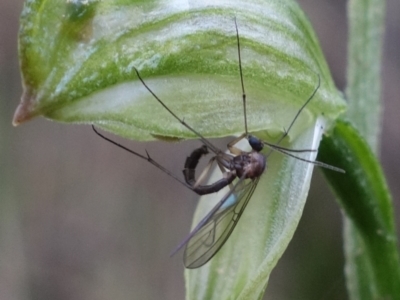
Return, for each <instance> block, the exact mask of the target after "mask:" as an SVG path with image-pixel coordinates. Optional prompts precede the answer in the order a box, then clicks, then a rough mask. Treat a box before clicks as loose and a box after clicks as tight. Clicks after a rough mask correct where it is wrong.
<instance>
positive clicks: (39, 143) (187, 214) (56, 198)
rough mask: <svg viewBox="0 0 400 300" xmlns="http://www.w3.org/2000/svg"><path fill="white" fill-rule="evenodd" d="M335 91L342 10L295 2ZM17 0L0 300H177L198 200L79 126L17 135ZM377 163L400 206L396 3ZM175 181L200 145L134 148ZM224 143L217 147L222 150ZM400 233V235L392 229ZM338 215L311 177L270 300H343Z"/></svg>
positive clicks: (12, 11)
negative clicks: (178, 249)
mask: <svg viewBox="0 0 400 300" xmlns="http://www.w3.org/2000/svg"><path fill="white" fill-rule="evenodd" d="M299 2H300V4H301V6H302V7H303V9H304V10H305V11H306V13H307V14H308V15H309V18H310V19H311V22H312V23H313V25H314V28H315V30H316V31H317V34H318V36H319V38H320V41H321V44H322V48H323V50H324V52H325V54H326V57H327V60H328V63H329V65H330V66H331V70H332V73H333V76H334V78H335V81H336V83H337V86H338V87H339V88H340V89H343V88H344V86H345V66H346V38H347V36H346V32H347V27H346V26H347V24H346V23H347V22H346V8H345V5H346V1H344V0H342V1H337V0H336V1H335V0H323V1H322V0H321V1H315V0H302V1H299ZM22 3H23V1H22V0H1V2H0V114H1V117H0V137H1V143H0V155H1V156H0V157H1V159H0V191H1V198H0V299H1V300H3V299H7V300H14V299H15V300H25V299H29V300H31V299H41V300H45V299H57V300H63V299H74V300H81V299H82V300H84V299H85V300H86V299H113V300H119V299H183V298H184V281H183V265H182V263H181V259H182V258H181V255H182V254H181V253H180V254H178V255H177V256H175V257H173V258H170V257H169V253H170V251H171V250H172V249H174V247H175V246H176V245H177V244H178V242H179V241H180V240H181V239H182V237H184V236H185V235H186V234H187V232H188V229H189V226H190V222H191V217H192V214H193V211H194V208H195V204H196V199H197V197H196V195H194V194H193V193H191V192H190V191H187V190H185V189H183V188H181V186H180V185H179V184H176V182H174V181H173V180H172V179H170V178H168V177H167V176H166V175H165V174H162V173H161V172H159V171H157V170H155V169H154V168H153V167H152V166H150V165H148V164H147V163H146V162H142V161H139V160H138V159H135V157H132V156H131V155H129V154H128V153H124V152H122V151H121V150H119V149H117V148H115V147H113V146H111V145H109V144H107V143H105V142H104V141H102V140H100V139H99V138H98V137H97V136H95V135H94V134H93V132H92V131H91V129H90V127H89V126H82V125H80V126H78V125H69V126H66V125H63V124H58V123H54V122H50V121H47V120H45V119H43V118H39V119H36V120H33V121H31V122H29V123H27V124H24V125H22V126H20V127H18V128H13V127H12V126H11V118H12V115H13V112H14V110H15V108H16V107H17V104H18V102H19V98H20V96H21V92H22V90H21V83H20V74H19V66H18V60H17V34H18V18H19V13H20V11H21V8H22ZM387 11H388V15H387V31H386V41H385V49H384V58H383V59H384V65H383V92H382V94H383V98H384V103H385V111H384V113H383V118H382V120H383V132H382V148H381V155H380V158H381V161H382V163H383V167H384V171H385V173H386V175H387V176H388V180H389V185H390V188H391V190H392V192H393V195H394V201H395V207H396V210H397V215H399V211H400V205H399V204H398V199H399V198H400V185H399V183H398V178H400V158H399V155H398V154H397V151H398V149H400V134H399V132H400V126H399V125H400V121H399V116H400V101H399V98H400V96H399V95H400V84H399V82H400V36H399V33H400V18H399V16H400V2H399V1H397V0H389V1H388V2H387ZM125 144H127V145H129V146H130V147H132V148H133V149H135V150H137V151H143V150H144V149H145V148H146V149H148V150H149V151H150V153H151V154H152V155H153V156H154V158H156V159H157V160H159V161H160V162H162V163H163V164H165V165H166V166H167V167H168V168H169V169H171V170H175V171H176V172H177V173H179V172H180V170H181V167H182V166H181V165H182V160H183V157H185V156H186V155H187V154H188V153H189V152H190V150H191V149H193V148H194V147H195V146H197V145H199V143H198V142H185V143H180V144H166V143H161V142H155V143H147V144H140V143H134V142H127V141H125ZM222 144H224V143H222ZM398 227H399V226H398ZM341 230H342V225H341V214H340V210H339V208H338V206H337V204H336V203H335V201H334V198H333V196H332V194H331V193H330V191H329V187H328V186H327V185H326V184H325V183H324V180H323V178H322V176H321V175H320V173H319V171H316V172H315V176H314V180H313V184H312V189H311V191H310V197H309V199H308V203H307V205H306V208H305V212H304V215H303V218H302V220H301V222H300V226H299V228H298V230H297V232H296V235H295V237H294V239H293V240H292V242H291V243H290V245H289V248H288V250H287V251H286V253H285V255H284V256H283V258H282V259H281V260H280V262H279V263H278V266H277V267H276V269H275V270H274V272H273V273H272V276H271V279H270V284H269V287H268V290H267V294H266V298H268V299H346V294H345V287H344V277H343V254H342V243H341Z"/></svg>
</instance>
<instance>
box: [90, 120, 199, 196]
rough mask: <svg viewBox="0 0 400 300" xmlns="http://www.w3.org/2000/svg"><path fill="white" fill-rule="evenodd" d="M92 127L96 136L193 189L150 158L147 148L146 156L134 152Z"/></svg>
mask: <svg viewBox="0 0 400 300" xmlns="http://www.w3.org/2000/svg"><path fill="white" fill-rule="evenodd" d="M92 129H93V131H94V132H95V133H96V134H97V135H98V136H100V137H101V138H103V139H104V140H106V141H108V142H110V143H111V144H114V145H115V146H118V147H119V148H122V149H124V150H125V151H128V152H129V153H132V154H133V155H135V156H137V157H139V158H141V159H144V160H146V161H148V162H149V163H151V164H152V165H153V166H155V167H156V168H158V169H160V170H161V171H163V172H164V173H166V174H168V175H169V176H171V177H172V178H174V179H175V180H176V181H178V182H179V183H181V184H183V185H184V186H185V187H187V188H188V189H190V190H193V187H192V186H191V185H190V184H187V183H186V182H184V181H183V180H181V179H180V178H179V177H177V176H176V175H175V174H173V173H171V172H170V171H168V170H167V169H166V168H165V167H163V166H162V165H160V164H159V163H158V162H156V161H155V160H154V159H152V158H151V157H150V155H149V153H148V152H147V150H146V155H147V156H144V155H142V154H140V153H138V152H135V151H133V150H131V149H129V148H127V147H125V146H123V145H121V144H119V143H117V142H115V141H113V140H111V139H109V138H108V137H106V136H104V135H102V134H101V133H100V132H98V131H97V129H96V128H95V127H94V125H92Z"/></svg>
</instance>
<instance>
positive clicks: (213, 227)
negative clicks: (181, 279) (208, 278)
mask: <svg viewBox="0 0 400 300" xmlns="http://www.w3.org/2000/svg"><path fill="white" fill-rule="evenodd" d="M258 181H259V178H256V179H255V180H249V179H246V180H245V179H244V178H241V179H239V181H238V182H237V183H236V184H235V186H234V187H233V188H232V190H230V191H229V192H228V193H227V194H226V195H225V196H224V197H223V198H222V199H221V201H219V202H218V203H217V205H216V206H214V208H213V209H212V210H211V211H210V212H209V213H208V214H207V215H206V216H205V217H204V218H203V219H202V220H201V221H200V223H199V224H198V225H197V226H196V227H195V228H194V229H193V230H192V232H191V233H190V234H189V236H188V237H187V238H186V239H185V240H184V241H183V243H182V244H181V245H180V246H179V247H178V249H179V248H181V247H182V246H183V245H185V244H186V248H185V252H184V264H185V266H186V268H189V269H195V268H198V267H201V266H202V265H204V264H205V263H206V262H208V261H209V260H210V259H211V258H212V257H213V256H214V255H215V254H216V253H217V252H218V251H219V249H221V247H222V246H223V245H224V244H225V242H226V241H227V240H228V238H229V236H230V235H231V233H232V231H233V229H234V228H235V226H236V224H237V223H238V221H239V219H240V217H241V216H242V213H243V211H244V209H245V208H246V205H247V203H248V202H249V200H250V198H251V196H252V195H253V192H254V190H255V189H256V187H257V184H258Z"/></svg>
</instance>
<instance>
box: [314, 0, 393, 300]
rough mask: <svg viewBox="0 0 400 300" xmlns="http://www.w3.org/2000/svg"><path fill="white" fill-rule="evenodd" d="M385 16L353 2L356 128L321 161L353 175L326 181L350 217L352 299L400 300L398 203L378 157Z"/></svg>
mask: <svg viewBox="0 0 400 300" xmlns="http://www.w3.org/2000/svg"><path fill="white" fill-rule="evenodd" d="M384 10H385V1H380V0H350V1H349V2H348V16H349V48H348V51H349V54H348V70H347V74H348V86H347V89H346V96H347V99H348V102H349V108H348V113H347V116H346V118H347V119H348V120H350V121H351V125H350V124H348V123H344V122H338V124H337V125H336V128H335V129H334V131H333V133H332V135H331V136H329V137H327V138H325V139H324V140H323V142H322V143H321V152H320V155H319V157H320V158H321V160H322V161H324V162H327V163H331V164H335V165H338V162H340V163H341V164H339V165H338V166H340V167H343V168H344V169H346V171H347V174H346V176H345V178H343V177H340V176H338V174H332V172H325V175H326V177H327V179H328V180H329V182H330V184H331V185H332V187H333V188H334V190H335V193H336V195H337V196H338V200H339V202H340V204H341V205H342V207H343V209H344V211H345V216H344V243H345V247H344V248H345V257H346V268H345V270H346V281H347V288H348V291H349V297H350V299H363V300H364V299H400V268H399V266H400V265H399V255H398V249H397V239H396V232H395V226H394V218H393V208H392V199H391V196H390V194H389V192H388V190H387V185H386V182H385V179H384V176H383V173H382V171H381V168H380V165H379V163H378V161H377V160H376V159H375V158H374V155H373V153H375V154H376V153H377V152H378V148H379V133H380V113H381V104H380V84H381V83H380V71H381V52H382V38H383V24H384ZM352 126H354V127H355V129H354V128H353V127H352ZM361 137H362V138H361ZM364 140H365V141H366V142H364ZM368 146H369V147H368Z"/></svg>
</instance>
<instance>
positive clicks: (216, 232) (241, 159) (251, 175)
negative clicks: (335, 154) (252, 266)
mask: <svg viewBox="0 0 400 300" xmlns="http://www.w3.org/2000/svg"><path fill="white" fill-rule="evenodd" d="M235 28H236V39H237V50H238V61H239V74H240V82H241V87H242V102H243V112H244V114H243V115H244V128H245V132H244V133H243V134H242V135H240V136H239V137H237V138H235V139H234V140H233V141H231V142H230V143H229V144H228V146H227V147H228V150H229V152H230V153H225V152H224V151H222V150H220V149H219V148H217V147H215V146H214V145H213V144H212V143H211V142H210V141H209V140H207V139H206V138H205V137H204V136H202V134H201V133H199V132H198V131H196V130H195V129H194V128H192V127H191V126H190V125H189V124H187V123H186V122H185V121H184V120H183V119H181V118H179V117H178V116H177V115H176V114H175V113H174V112H173V111H172V110H171V109H170V108H169V107H168V106H167V105H166V104H165V103H164V102H163V101H161V99H160V98H159V97H158V96H157V95H156V94H155V93H154V92H153V91H152V90H151V89H150V88H149V87H148V86H147V84H146V83H145V82H144V80H143V79H142V77H141V76H140V73H139V71H138V70H137V69H136V68H135V71H136V73H137V76H138V78H139V80H140V81H141V83H142V84H143V86H144V87H145V88H146V89H147V90H148V91H149V92H150V93H151V94H152V95H153V97H154V98H155V99H156V100H157V101H158V102H159V103H160V104H161V105H162V106H163V107H164V108H165V109H166V110H167V111H168V112H169V113H170V114H171V115H172V116H173V117H174V118H175V119H177V120H178V121H179V122H180V123H181V124H182V125H183V126H184V127H186V128H187V129H188V130H190V131H191V132H193V133H194V134H195V135H197V136H198V137H199V139H200V141H201V142H202V143H203V145H202V146H201V147H199V148H197V149H195V150H194V151H193V152H192V153H191V154H190V156H189V157H187V159H186V161H185V165H184V169H183V175H184V180H182V179H180V178H179V177H178V176H176V175H175V174H173V173H172V172H170V171H169V170H167V169H166V168H164V167H163V166H162V165H160V164H159V163H157V162H156V161H154V160H153V159H152V158H151V157H150V155H149V154H148V153H147V152H146V155H142V154H140V153H137V152H135V151H133V150H131V149H128V148H126V147H125V146H123V145H121V144H119V143H116V142H115V141H113V140H111V139H109V138H107V137H105V136H104V135H102V134H101V133H99V132H98V131H97V130H96V128H95V127H94V126H92V127H93V130H94V131H95V133H96V134H98V135H99V136H100V137H102V138H103V139H105V140H107V141H108V142H110V143H112V144H114V145H116V146H118V147H120V148H122V149H124V150H126V151H128V152H130V153H132V154H134V155H136V156H137V157H139V158H141V159H144V160H147V161H148V162H150V163H151V164H152V165H154V166H155V167H157V168H159V169H160V170H161V171H163V172H165V173H166V174H168V175H169V176H171V177H173V178H174V179H175V180H177V181H178V182H180V183H181V184H183V185H184V186H186V187H187V188H189V189H191V190H192V191H194V192H195V193H197V194H199V195H205V194H211V193H215V192H218V191H219V190H221V189H222V188H224V187H227V186H229V191H228V192H227V193H226V194H225V195H224V196H223V197H222V199H221V200H220V201H219V202H218V203H217V204H216V205H215V206H214V208H213V209H212V210H211V211H210V212H209V213H208V214H207V215H206V216H205V217H204V218H203V219H202V220H201V221H200V222H199V223H198V225H197V226H196V227H195V228H194V229H193V230H192V231H191V232H190V234H189V235H188V236H187V237H186V238H185V239H184V240H183V242H182V243H181V244H180V245H179V246H178V247H177V248H176V249H175V250H174V252H173V254H174V253H176V252H177V251H179V250H180V249H181V248H183V247H185V246H186V247H185V251H184V264H185V266H186V268H190V269H194V268H198V267H201V266H202V265H204V264H205V263H207V262H208V261H209V260H210V259H211V258H212V257H213V256H214V255H215V254H216V253H217V252H218V251H219V249H221V247H222V246H223V245H224V243H225V242H226V241H227V240H228V238H229V236H230V235H231V233H232V231H233V230H234V228H235V226H236V224H237V223H238V221H239V219H240V217H241V216H242V214H243V211H244V210H245V208H246V206H247V204H248V202H249V201H250V199H251V196H252V195H253V193H254V191H255V189H256V187H257V184H258V182H259V180H260V176H261V175H262V174H263V172H264V171H265V169H266V162H267V158H268V157H269V155H270V154H271V153H272V152H273V151H278V152H280V153H282V154H285V155H288V156H290V157H293V158H296V159H298V160H301V161H305V162H307V163H311V164H314V165H316V166H320V167H324V168H328V169H331V170H333V171H336V172H342V173H344V170H342V169H339V168H336V167H333V166H330V165H327V164H324V163H322V162H318V161H311V160H307V159H304V158H301V157H297V156H296V155H294V154H292V153H302V152H314V151H316V150H312V149H300V150H296V149H288V148H284V147H281V146H279V144H280V143H281V142H282V140H283V139H284V138H285V137H286V136H287V135H288V133H289V131H290V130H291V128H292V126H293V124H294V123H295V121H296V120H297V118H298V117H299V115H300V113H301V112H302V111H303V109H304V108H305V107H306V106H307V105H308V103H309V102H310V101H311V99H312V98H313V97H314V95H315V94H316V93H317V91H318V89H319V86H320V77H319V76H318V84H317V85H316V87H315V89H314V90H313V92H312V93H311V95H310V97H309V98H308V99H307V101H306V102H305V103H304V104H303V105H302V107H301V108H300V109H299V110H298V112H297V114H296V115H295V116H294V118H293V120H292V122H291V123H290V125H289V127H288V128H287V129H286V130H285V132H284V134H283V135H282V136H281V137H280V139H279V140H278V142H277V143H276V144H271V143H268V142H266V141H263V140H261V139H259V138H257V137H255V136H253V135H251V134H249V133H248V129H247V115H246V93H245V89H244V83H243V73H242V64H241V55H240V40H239V31H238V27H237V24H236V20H235ZM243 139H247V141H248V143H249V145H250V146H251V149H252V150H251V151H249V152H246V151H242V150H240V149H238V148H237V147H235V145H236V144H237V143H238V142H239V141H241V140H243ZM264 146H267V147H269V148H270V149H271V150H270V151H269V152H268V153H267V154H266V155H264V154H262V153H261V150H263V148H264ZM209 151H211V152H212V153H213V154H214V156H213V157H212V158H211V160H210V162H209V163H208V165H207V166H206V167H205V169H204V171H203V172H202V174H201V175H200V176H199V179H197V180H196V178H195V171H196V168H197V165H198V163H199V161H200V159H201V158H202V157H203V156H204V155H206V154H208V153H209ZM214 163H216V164H217V166H218V167H219V168H220V169H221V171H222V173H223V175H222V178H221V179H219V180H217V181H216V182H214V183H211V184H209V185H203V184H202V181H203V179H204V178H205V176H206V175H207V174H208V173H209V170H210V169H211V166H212V165H213V164H214Z"/></svg>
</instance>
